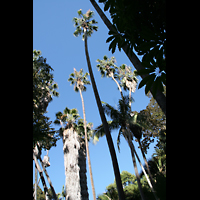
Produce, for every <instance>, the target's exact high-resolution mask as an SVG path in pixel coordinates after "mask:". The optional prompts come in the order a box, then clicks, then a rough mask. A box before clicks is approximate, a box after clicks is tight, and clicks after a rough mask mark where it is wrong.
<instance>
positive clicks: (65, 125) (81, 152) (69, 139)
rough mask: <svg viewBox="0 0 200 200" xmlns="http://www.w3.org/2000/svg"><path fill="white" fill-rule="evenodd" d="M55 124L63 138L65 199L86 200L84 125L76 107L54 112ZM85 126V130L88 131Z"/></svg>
mask: <svg viewBox="0 0 200 200" xmlns="http://www.w3.org/2000/svg"><path fill="white" fill-rule="evenodd" d="M54 123H55V124H60V125H61V128H60V129H59V132H60V136H61V137H62V138H63V152H64V165H65V176H66V181H65V189H66V199H68V198H69V199H77V200H80V199H81V200H88V191H87V190H88V188H87V177H86V153H85V151H86V149H85V141H84V128H83V127H84V126H83V121H82V119H80V116H79V114H78V111H77V109H74V108H73V109H69V108H67V107H66V108H65V109H64V111H63V113H62V112H57V113H56V120H55V121H54ZM89 128H90V129H91V125H90V126H87V132H88V133H90V131H89Z"/></svg>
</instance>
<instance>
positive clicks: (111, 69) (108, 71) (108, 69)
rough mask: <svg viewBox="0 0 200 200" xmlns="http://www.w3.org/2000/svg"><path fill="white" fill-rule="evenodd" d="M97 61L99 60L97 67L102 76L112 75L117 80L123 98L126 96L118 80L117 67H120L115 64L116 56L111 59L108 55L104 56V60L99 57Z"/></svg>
mask: <svg viewBox="0 0 200 200" xmlns="http://www.w3.org/2000/svg"><path fill="white" fill-rule="evenodd" d="M97 62H99V64H97V68H98V70H99V71H100V72H101V76H102V77H105V76H106V77H111V78H112V79H113V80H114V81H115V83H116V84H117V86H118V89H119V91H120V94H121V97H122V99H123V98H124V97H123V93H122V89H121V87H120V85H119V83H118V82H117V80H116V69H118V67H117V66H116V65H115V62H116V60H115V57H114V56H113V57H111V58H110V59H109V58H108V57H107V56H104V57H103V60H99V59H97Z"/></svg>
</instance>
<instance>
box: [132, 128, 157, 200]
mask: <svg viewBox="0 0 200 200" xmlns="http://www.w3.org/2000/svg"><path fill="white" fill-rule="evenodd" d="M129 132H130V130H129ZM130 145H131V146H132V148H131V151H133V154H134V153H135V155H136V157H137V159H138V162H139V164H140V166H141V168H142V171H143V173H144V175H145V177H146V179H147V182H148V184H149V187H150V189H151V191H152V192H153V195H154V197H155V199H156V200H158V197H157V195H156V192H155V190H154V186H152V185H153V183H154V182H153V179H151V178H150V180H151V181H150V180H149V177H148V176H147V173H146V171H145V169H144V167H143V165H142V163H141V161H140V158H139V156H138V155H137V152H136V150H135V147H134V145H133V143H132V141H131V143H130Z"/></svg>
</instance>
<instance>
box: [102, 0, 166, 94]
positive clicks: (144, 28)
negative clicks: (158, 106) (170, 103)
mask: <svg viewBox="0 0 200 200" xmlns="http://www.w3.org/2000/svg"><path fill="white" fill-rule="evenodd" d="M99 2H103V3H104V4H105V6H104V11H107V10H109V12H110V16H111V18H112V21H113V28H114V30H113V31H109V35H111V36H110V37H109V38H108V39H107V41H106V42H111V43H110V46H109V50H112V53H114V52H115V49H116V46H117V45H118V48H119V50H121V48H122V47H123V46H124V45H128V51H132V50H133V48H134V49H135V51H137V53H138V55H143V59H142V65H143V67H144V69H142V70H139V71H138V72H137V74H138V75H143V74H146V75H147V74H148V76H146V77H145V78H144V79H143V80H142V81H141V82H140V84H139V88H141V87H143V86H144V85H146V87H145V93H146V94H147V93H148V91H149V90H150V88H151V87H153V96H155V95H156V92H157V90H158V89H159V90H160V91H161V92H163V91H164V88H163V84H165V85H166V1H165V0H160V1H156V2H155V1H145V2H142V1H139V0H137V1H122V0H118V1H115V0H99ZM125 13H128V14H125ZM130 24H131V26H130ZM157 70H158V71H159V73H160V76H156V71H157Z"/></svg>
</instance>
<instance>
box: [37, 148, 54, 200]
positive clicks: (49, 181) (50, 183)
mask: <svg viewBox="0 0 200 200" xmlns="http://www.w3.org/2000/svg"><path fill="white" fill-rule="evenodd" d="M47 155H48V150H47ZM39 160H40V162H41V165H42V168H43V171H44V173H45V175H46V177H47V181H48V183H49V185H50V188H51V191H52V194H53V198H54V199H55V200H57V196H56V192H55V190H54V187H53V185H52V182H51V180H50V178H49V175H48V173H47V170H46V168H45V166H44V164H43V162H42V159H41V156H40V157H39Z"/></svg>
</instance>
